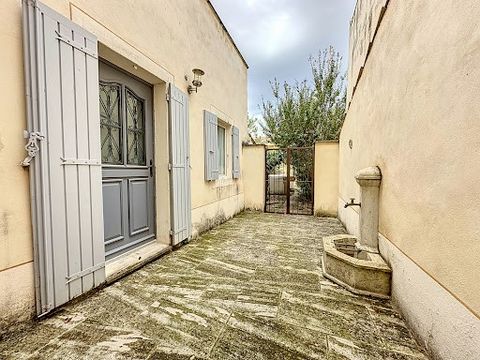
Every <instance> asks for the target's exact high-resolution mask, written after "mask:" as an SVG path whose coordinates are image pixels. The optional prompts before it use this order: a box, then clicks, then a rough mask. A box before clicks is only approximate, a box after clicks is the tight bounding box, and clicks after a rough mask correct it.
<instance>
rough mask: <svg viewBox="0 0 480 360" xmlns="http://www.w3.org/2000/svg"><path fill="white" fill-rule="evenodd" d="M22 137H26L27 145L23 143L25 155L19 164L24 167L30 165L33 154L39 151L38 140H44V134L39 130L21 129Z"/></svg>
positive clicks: (35, 154)
mask: <svg viewBox="0 0 480 360" xmlns="http://www.w3.org/2000/svg"><path fill="white" fill-rule="evenodd" d="M23 137H24V138H25V139H28V141H27V145H25V150H26V151H27V154H28V155H27V157H26V158H25V159H24V160H23V161H22V162H21V165H22V166H24V167H27V166H30V162H31V161H32V160H33V158H34V157H35V156H37V154H38V152H39V151H40V146H38V141H39V140H40V141H41V140H45V136H44V135H42V133H40V132H39V131H31V132H28V131H27V130H24V131H23Z"/></svg>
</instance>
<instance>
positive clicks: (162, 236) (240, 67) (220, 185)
mask: <svg viewBox="0 0 480 360" xmlns="http://www.w3.org/2000/svg"><path fill="white" fill-rule="evenodd" d="M43 2H44V3H45V4H46V5H48V6H50V7H52V8H53V9H54V10H56V11H57V12H60V13H61V14H63V15H64V16H66V17H67V18H70V19H72V20H73V21H74V22H75V23H77V24H79V25H80V26H82V27H84V28H85V29H87V30H89V31H90V32H92V33H94V34H95V35H96V36H97V37H98V39H99V42H100V46H99V53H100V55H101V56H102V57H104V58H106V59H108V60H109V61H110V62H112V63H114V64H115V65H117V66H119V67H122V68H124V69H125V70H127V71H129V72H131V73H133V74H134V75H136V76H138V77H140V78H142V79H144V80H146V81H148V82H150V83H151V84H153V85H154V93H155V100H154V103H155V109H154V113H155V114H154V121H155V126H154V127H155V154H156V159H155V161H156V174H157V179H156V187H157V206H156V208H157V220H158V223H157V237H158V238H159V240H160V241H162V242H168V241H169V240H168V230H169V227H170V224H169V220H170V218H169V212H168V209H169V208H168V206H169V190H168V189H169V181H168V140H167V119H168V117H167V111H166V100H165V92H166V89H167V86H166V84H168V83H173V84H175V86H177V87H179V88H180V89H182V90H183V91H185V92H186V91H187V87H188V85H189V84H190V82H191V80H192V72H191V69H193V68H197V67H198V68H201V69H203V70H204V71H205V73H206V75H205V76H204V78H203V82H204V85H203V86H202V87H201V88H200V89H199V91H198V93H196V94H192V95H191V96H189V111H190V149H191V151H190V153H191V177H192V181H191V183H192V219H193V223H194V232H195V233H196V232H198V231H200V230H202V229H205V224H206V223H208V224H210V223H211V219H212V218H214V217H217V219H218V218H219V217H218V216H219V214H221V215H222V216H223V217H222V218H226V217H230V216H232V215H233V214H235V213H236V212H238V211H241V210H242V209H243V206H244V198H243V180H242V178H240V179H238V180H233V179H231V161H232V159H231V148H227V152H228V154H227V156H228V157H227V164H228V169H227V176H226V178H225V179H222V180H220V181H216V182H210V183H207V182H205V181H204V174H203V172H204V164H203V161H204V155H203V110H208V111H210V112H214V113H216V114H217V115H218V116H219V118H220V119H221V120H223V121H224V122H226V123H227V124H228V125H230V126H231V125H235V126H237V127H238V128H239V130H240V140H241V141H242V140H243V139H244V138H245V136H246V134H247V132H246V126H247V125H246V119H247V66H246V64H245V63H244V61H243V60H242V58H241V56H240V55H239V53H238V51H237V50H236V48H235V47H234V45H233V43H232V41H231V39H230V38H229V36H228V34H227V32H226V31H225V30H224V28H223V26H222V25H221V23H220V21H219V20H218V19H217V17H216V15H215V13H214V11H213V10H212V8H211V7H210V5H209V3H208V2H207V1H206V0H175V1H173V0H172V1H154V0H149V1H135V2H132V1H128V2H127V1H120V2H119V1H114V0H103V1H96V0H70V1H68V0H44V1H43ZM0 13H1V14H2V18H3V21H2V24H1V25H0V44H1V45H2V56H1V57H0V79H1V82H0V107H1V108H2V116H1V117H0V193H1V196H0V274H1V273H2V272H3V271H6V269H10V268H15V267H18V266H20V265H22V264H25V263H31V262H32V259H33V251H32V248H33V246H32V236H31V222H30V200H29V180H28V170H25V169H23V168H22V167H21V166H19V163H20V162H21V161H22V160H23V158H24V156H25V151H24V149H23V146H24V145H25V140H24V139H23V133H22V132H23V129H25V128H26V126H27V125H26V115H25V101H24V93H25V91H24V78H23V53H22V24H21V1H20V0H8V1H1V2H0ZM185 77H187V79H186V78H185ZM230 134H231V133H230V132H229V133H228V134H227V135H228V136H227V138H228V139H230ZM240 156H241V153H240ZM242 162H243V160H242V158H241V159H240V163H241V164H242ZM99 201H101V199H99ZM32 268H33V267H32V266H30V267H29V269H30V271H31V270H32ZM13 290H14V289H13ZM32 294H33V292H32ZM30 296H32V295H30ZM32 301H33V300H32ZM6 309H7V308H6V302H3V300H2V299H0V313H1V314H5V311H6Z"/></svg>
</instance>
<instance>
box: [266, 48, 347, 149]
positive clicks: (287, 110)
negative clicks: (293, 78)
mask: <svg viewBox="0 0 480 360" xmlns="http://www.w3.org/2000/svg"><path fill="white" fill-rule="evenodd" d="M309 63H310V67H311V74H312V81H311V82H308V81H307V80H304V81H302V82H298V81H297V82H295V83H294V84H289V83H288V82H284V83H283V84H280V82H279V81H278V80H277V79H275V80H274V81H273V82H272V83H271V85H272V93H273V100H271V101H270V100H269V101H265V100H264V101H263V102H262V106H261V108H262V113H263V123H261V128H262V131H263V133H264V134H265V136H266V137H267V138H268V139H269V140H270V141H271V142H272V143H274V144H276V145H278V146H280V147H288V146H313V144H315V142H316V141H319V140H336V139H338V137H339V135H340V130H341V128H342V125H343V121H344V119H345V111H346V87H345V76H344V75H343V74H342V72H341V68H342V58H341V56H340V54H339V53H337V52H335V50H334V49H333V47H329V48H327V49H325V50H323V51H320V52H319V54H318V55H317V57H310V59H309Z"/></svg>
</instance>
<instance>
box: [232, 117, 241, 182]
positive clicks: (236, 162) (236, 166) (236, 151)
mask: <svg viewBox="0 0 480 360" xmlns="http://www.w3.org/2000/svg"><path fill="white" fill-rule="evenodd" d="M232 177H233V178H234V179H238V178H239V177H240V131H239V130H238V128H237V127H235V126H233V127H232Z"/></svg>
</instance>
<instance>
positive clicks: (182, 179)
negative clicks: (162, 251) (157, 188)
mask: <svg viewBox="0 0 480 360" xmlns="http://www.w3.org/2000/svg"><path fill="white" fill-rule="evenodd" d="M169 98H170V108H169V114H170V126H169V128H170V164H171V169H170V180H171V200H172V201H171V205H172V208H171V223H172V243H173V245H177V244H178V243H180V242H182V241H183V240H186V239H188V238H189V237H190V235H191V228H192V224H191V223H192V219H191V190H190V135H189V123H188V96H187V95H186V94H185V93H183V92H182V91H180V90H179V89H177V88H176V87H175V86H173V85H170V96H169Z"/></svg>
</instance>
